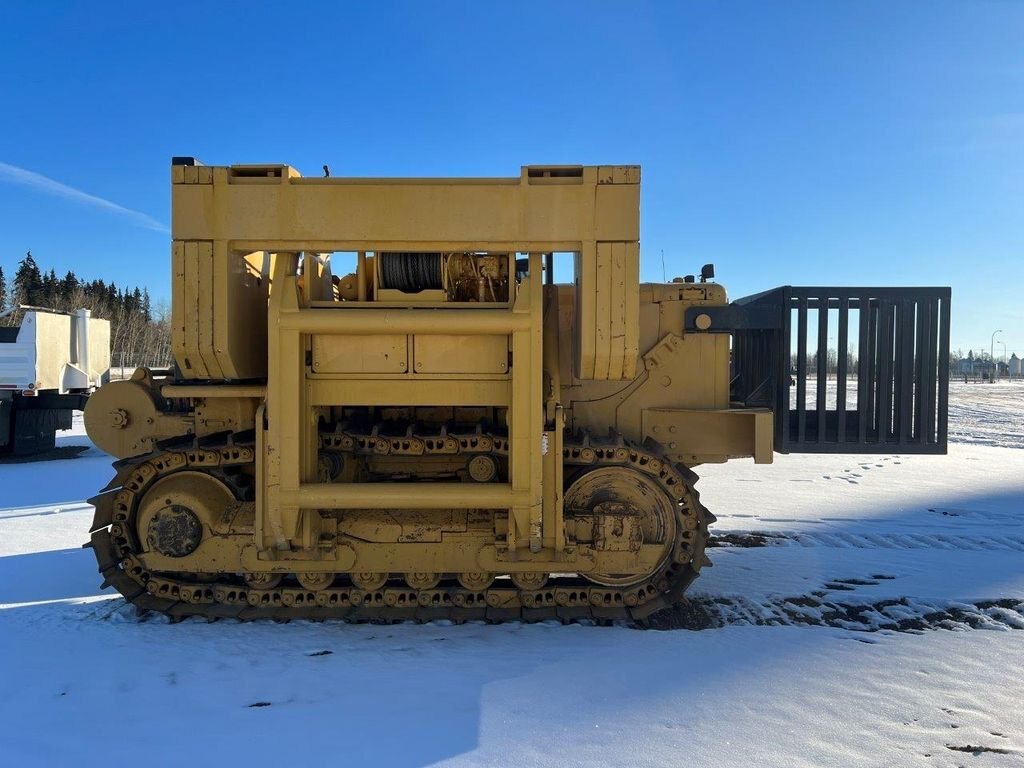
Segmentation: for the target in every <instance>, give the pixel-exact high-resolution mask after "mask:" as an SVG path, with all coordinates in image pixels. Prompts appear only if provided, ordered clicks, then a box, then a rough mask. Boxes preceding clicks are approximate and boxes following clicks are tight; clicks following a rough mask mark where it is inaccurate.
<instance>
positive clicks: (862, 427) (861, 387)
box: [857, 294, 871, 445]
mask: <svg viewBox="0 0 1024 768" xmlns="http://www.w3.org/2000/svg"><path fill="white" fill-rule="evenodd" d="M857 306H858V310H857V320H858V321H859V323H858V328H857V442H858V443H860V444H861V445H863V444H864V443H866V442H867V440H868V419H869V418H870V413H871V409H870V408H869V407H868V402H869V401H870V397H869V393H870V392H871V378H870V377H869V376H868V364H869V363H870V355H871V352H870V351H869V349H870V343H869V338H870V333H871V330H870V329H871V326H870V325H869V322H870V320H871V301H870V299H868V297H867V295H866V294H861V295H860V297H859V299H858V300H857Z"/></svg>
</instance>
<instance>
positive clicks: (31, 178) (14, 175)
mask: <svg viewBox="0 0 1024 768" xmlns="http://www.w3.org/2000/svg"><path fill="white" fill-rule="evenodd" d="M0 181H9V182H11V183H12V184H20V185H22V186H24V187H29V188H30V189H34V190H36V191H37V192H43V193H44V194H48V195H53V196H55V197H63V198H66V199H68V200H74V201H76V202H78V203H82V204H84V205H91V206H92V207H93V208H100V209H102V210H105V211H109V212H111V213H116V214H118V215H120V216H123V217H125V218H126V219H129V220H130V221H131V222H132V223H133V224H135V225H136V226H139V227H145V228H146V229H151V230H153V231H155V232H164V233H169V232H170V230H169V229H168V228H167V226H166V225H165V224H162V223H161V222H159V221H157V220H156V219H154V218H153V217H152V216H149V215H147V214H145V213H141V212H140V211H133V210H132V209H131V208H125V207H124V206H123V205H118V204H117V203H112V202H111V201H110V200H105V199H104V198H102V197H96V195H90V194H89V193H88V192H82V191H81V190H80V189H75V188H74V187H69V186H68V185H67V184H61V183H60V182H59V181H54V180H53V179H51V178H48V177H46V176H43V175H42V174H41V173H36V172H35V171H28V170H25V169H24V168H18V167H17V166H14V165H8V164H7V163H4V162H0Z"/></svg>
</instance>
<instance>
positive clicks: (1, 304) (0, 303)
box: [0, 267, 148, 312]
mask: <svg viewBox="0 0 1024 768" xmlns="http://www.w3.org/2000/svg"><path fill="white" fill-rule="evenodd" d="M147 298H148V297H147ZM6 309H7V277H6V276H5V275H4V268H3V267H0V312H4V311H5V310H6Z"/></svg>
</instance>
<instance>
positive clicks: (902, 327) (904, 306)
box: [896, 299, 915, 445]
mask: <svg viewBox="0 0 1024 768" xmlns="http://www.w3.org/2000/svg"><path fill="white" fill-rule="evenodd" d="M914 304H915V302H913V301H911V300H910V299H903V300H902V301H900V303H899V334H900V345H899V349H900V363H899V369H898V370H899V379H898V386H899V392H897V393H896V398H897V400H898V401H899V404H900V410H899V421H898V422H896V429H897V430H898V431H899V438H898V439H899V442H900V444H901V445H906V444H908V443H909V442H910V429H911V424H912V423H913V421H912V416H913V408H914Z"/></svg>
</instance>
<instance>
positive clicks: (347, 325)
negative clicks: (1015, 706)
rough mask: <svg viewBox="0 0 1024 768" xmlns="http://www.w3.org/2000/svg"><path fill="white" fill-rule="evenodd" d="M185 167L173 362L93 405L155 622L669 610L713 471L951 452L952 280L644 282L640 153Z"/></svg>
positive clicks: (139, 601)
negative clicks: (601, 162) (703, 479)
mask: <svg viewBox="0 0 1024 768" xmlns="http://www.w3.org/2000/svg"><path fill="white" fill-rule="evenodd" d="M171 171H172V240H173V242H172V268H173V286H172V326H173V328H172V332H173V351H174V361H175V363H174V366H173V368H171V369H169V370H165V371H156V370H147V369H139V370H137V371H136V372H135V374H134V375H133V376H132V377H131V379H130V380H127V381H120V382H114V383H111V384H108V385H106V386H104V387H102V388H101V389H100V390H99V391H98V392H97V393H96V394H95V395H93V397H92V398H91V399H90V401H89V404H88V407H87V410H86V412H85V423H86V427H87V429H88V433H89V436H90V437H91V438H92V440H93V441H94V442H95V444H96V445H97V446H98V447H100V448H101V449H103V450H104V451H107V452H108V453H110V454H112V455H114V456H115V457H117V458H118V461H117V462H116V463H115V464H114V467H115V472H116V474H115V477H114V479H113V480H112V481H111V483H110V485H109V486H108V487H107V489H105V490H104V491H103V492H101V493H100V494H99V495H98V496H96V497H95V498H94V499H92V503H93V504H94V505H95V507H96V515H95V520H94V522H93V525H92V537H91V541H90V544H89V545H87V546H92V547H93V549H94V551H95V554H96V558H97V560H98V563H99V570H100V572H101V574H102V576H103V579H104V585H105V586H111V585H112V586H113V587H115V588H116V589H117V590H119V591H120V592H121V593H122V594H123V595H124V597H125V598H126V599H127V600H129V601H130V602H131V603H133V604H134V605H135V606H137V607H138V608H139V609H140V610H143V611H145V610H152V611H158V612H161V613H164V614H167V615H169V616H171V617H173V618H181V617H186V616H190V615H199V616H206V617H237V618H242V619H249V618H261V617H269V618H285V619H286V618H344V619H350V620H357V621H358V620H404V619H415V620H434V619H446V620H453V621H463V620H471V619H486V620H508V619H516V620H539V619H550V618H560V619H564V620H577V619H594V620H599V621H605V620H624V621H629V622H636V623H642V622H645V621H647V620H649V619H650V618H651V617H652V616H653V615H654V614H656V613H658V612H659V611H663V610H666V609H671V608H672V607H673V606H674V605H677V604H678V603H679V602H680V601H681V600H682V596H683V593H684V591H685V589H686V588H687V586H688V585H689V584H690V583H691V582H692V581H693V579H694V578H695V577H696V576H697V574H698V572H699V570H700V569H701V567H703V566H707V565H709V564H710V562H709V560H708V557H707V555H706V553H705V547H706V546H707V543H708V536H709V534H708V525H709V523H711V522H713V521H714V517H713V516H712V515H711V513H710V512H708V510H707V509H705V507H704V506H703V504H702V503H701V500H700V498H699V496H698V493H697V491H696V489H695V483H696V480H697V476H696V474H694V471H693V468H694V467H696V466H698V465H700V464H704V463H713V462H724V461H727V460H729V459H734V458H744V457H745V458H752V459H753V461H754V462H756V463H771V461H772V457H773V454H774V453H775V452H785V453H790V452H800V451H805V452H855V453H871V452H874V453H882V452H884V453H897V452H898V453H942V452H945V450H946V412H947V386H948V365H949V360H948V347H949V344H948V337H949V300H950V292H949V290H948V289H945V288H828V287H809V288H800V287H793V286H785V287H782V288H777V289H774V290H771V291H767V292H765V293H762V294H758V295H756V296H751V297H747V298H745V299H740V300H738V301H734V302H732V303H730V302H729V301H728V300H727V298H726V294H725V290H724V289H723V288H722V286H721V285H719V284H717V283H715V282H713V277H714V274H713V272H714V270H713V267H712V266H711V265H706V266H705V268H704V269H702V270H701V271H700V274H699V275H694V276H686V277H683V278H678V279H676V280H673V281H672V282H670V283H665V284H660V283H658V284H647V283H645V284H641V283H640V280H639V274H640V269H639V262H640V250H639V248H640V246H639V231H640V229H639V226H640V222H639V211H640V168H639V167H637V166H526V167H523V168H522V169H521V172H520V174H519V175H518V176H515V177H511V178H429V179H424V178H411V179H400V178H332V177H328V176H326V175H325V176H324V177H302V176H301V175H300V174H299V173H298V172H296V171H295V170H294V169H293V168H291V167H289V166H287V165H233V166H228V167H221V166H205V165H202V164H201V163H199V162H197V161H196V160H194V159H193V158H175V159H174V160H173V162H172V168H171ZM556 273H559V274H565V275H567V276H568V275H570V274H571V275H572V282H569V283H559V282H556V280H555V276H556ZM830 339H834V340H835V341H836V343H835V349H837V350H838V354H835V353H833V354H829V349H830V347H829V340H830ZM833 352H834V351H833Z"/></svg>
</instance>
